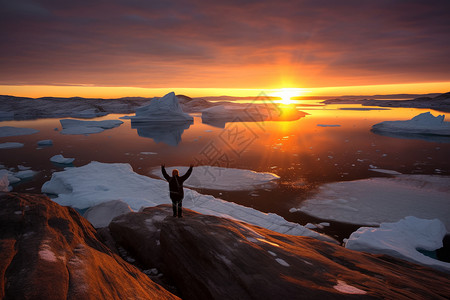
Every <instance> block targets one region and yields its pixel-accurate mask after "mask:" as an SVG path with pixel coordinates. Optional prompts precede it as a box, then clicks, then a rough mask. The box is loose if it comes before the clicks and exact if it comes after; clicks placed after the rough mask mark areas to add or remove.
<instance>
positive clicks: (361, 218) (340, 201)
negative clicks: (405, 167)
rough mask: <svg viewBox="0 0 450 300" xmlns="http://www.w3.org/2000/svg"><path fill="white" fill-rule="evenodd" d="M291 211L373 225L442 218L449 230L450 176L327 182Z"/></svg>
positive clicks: (405, 176) (407, 176)
mask: <svg viewBox="0 0 450 300" xmlns="http://www.w3.org/2000/svg"><path fill="white" fill-rule="evenodd" d="M290 211H291V212H295V211H302V212H304V213H307V214H309V215H312V216H315V217H317V218H321V219H326V220H336V221H340V222H346V223H352V224H359V225H370V226H374V225H375V226H376V225H379V224H381V223H383V222H396V221H398V220H400V219H402V218H404V217H406V216H416V217H418V218H423V219H439V220H441V221H442V222H444V224H445V226H446V227H447V229H448V230H450V218H449V216H450V177H449V176H440V175H397V176H395V177H393V178H384V177H378V178H369V179H362V180H354V181H342V182H334V183H327V184H324V185H322V186H320V187H319V191H318V193H317V194H316V195H314V196H313V197H311V198H309V199H307V200H306V201H303V202H302V203H301V204H300V207H299V208H292V209H291V210H290Z"/></svg>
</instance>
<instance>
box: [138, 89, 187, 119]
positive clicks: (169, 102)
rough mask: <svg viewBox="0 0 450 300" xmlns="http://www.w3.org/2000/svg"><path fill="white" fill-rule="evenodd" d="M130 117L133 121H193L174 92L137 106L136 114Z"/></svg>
mask: <svg viewBox="0 0 450 300" xmlns="http://www.w3.org/2000/svg"><path fill="white" fill-rule="evenodd" d="M130 119H131V121H132V122H133V123H148V122H176V123H180V122H181V123H183V122H193V121H194V118H193V117H191V116H190V115H189V114H187V113H185V112H183V110H182V108H181V106H180V104H179V103H178V98H177V97H176V96H175V93H174V92H170V93H168V94H167V95H165V96H164V97H161V98H154V99H152V100H151V101H150V103H149V104H148V105H145V106H142V107H139V108H137V109H136V115H135V116H132V117H130Z"/></svg>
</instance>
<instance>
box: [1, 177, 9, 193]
mask: <svg viewBox="0 0 450 300" xmlns="http://www.w3.org/2000/svg"><path fill="white" fill-rule="evenodd" d="M0 192H9V180H8V175H7V174H5V173H3V174H2V173H0Z"/></svg>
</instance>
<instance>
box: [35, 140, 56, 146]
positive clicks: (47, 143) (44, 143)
mask: <svg viewBox="0 0 450 300" xmlns="http://www.w3.org/2000/svg"><path fill="white" fill-rule="evenodd" d="M37 144H38V146H52V145H53V141H52V140H41V141H38V142H37Z"/></svg>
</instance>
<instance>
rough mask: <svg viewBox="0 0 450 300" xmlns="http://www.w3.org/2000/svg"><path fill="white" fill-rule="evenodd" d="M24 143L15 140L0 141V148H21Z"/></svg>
mask: <svg viewBox="0 0 450 300" xmlns="http://www.w3.org/2000/svg"><path fill="white" fill-rule="evenodd" d="M23 146H24V144H22V143H15V142H6V143H0V149H13V148H22V147H23Z"/></svg>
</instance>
